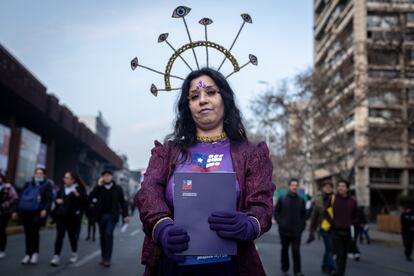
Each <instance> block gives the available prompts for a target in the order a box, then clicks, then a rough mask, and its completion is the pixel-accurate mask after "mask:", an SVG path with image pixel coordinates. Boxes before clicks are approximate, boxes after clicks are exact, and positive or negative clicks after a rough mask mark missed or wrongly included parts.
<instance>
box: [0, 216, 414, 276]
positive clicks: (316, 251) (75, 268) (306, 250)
mask: <svg viewBox="0 0 414 276" xmlns="http://www.w3.org/2000/svg"><path fill="white" fill-rule="evenodd" d="M304 236H305V237H306V236H307V233H305V234H304ZM85 237H86V225H84V226H83V229H82V234H81V239H80V243H79V252H78V253H79V261H78V263H76V264H75V265H69V263H68V260H69V257H70V249H69V243H68V241H67V239H65V244H64V249H63V252H62V256H61V265H60V266H58V267H51V266H50V265H49V261H50V259H51V257H52V255H53V244H54V238H55V231H54V230H44V231H42V232H41V247H40V261H39V264H38V265H37V266H31V265H29V266H23V265H21V264H20V260H21V258H22V257H23V253H24V252H23V250H24V236H23V235H14V236H10V237H9V240H8V246H7V254H8V255H7V258H6V259H4V260H1V261H0V269H1V272H2V273H1V274H2V275H12V276H20V275H28V274H30V275H32V276H45V275H59V276H66V275H77V276H82V275H100V276H105V275H115V274H117V275H141V274H142V272H143V270H144V267H143V266H142V265H141V264H140V263H139V258H140V251H141V243H142V240H143V237H144V235H143V233H142V230H141V226H140V223H139V221H138V217H137V216H135V217H134V218H133V220H132V221H131V223H130V225H129V227H128V228H127V230H126V231H125V232H124V233H121V232H120V228H119V227H118V229H117V230H116V232H115V242H114V252H113V258H112V266H111V267H110V268H103V267H101V266H100V265H99V264H98V263H99V261H100V251H99V242H98V239H99V234H98V233H97V238H98V239H97V241H96V242H92V241H85ZM303 240H305V238H303ZM257 246H258V248H259V253H260V256H261V258H262V261H263V264H264V266H265V270H266V273H267V275H280V264H279V263H280V258H279V256H280V253H279V252H280V245H279V237H278V235H277V226H276V225H273V227H272V229H271V231H270V232H269V233H267V234H266V235H264V236H263V237H262V238H261V239H260V240H259V241H258V242H257ZM322 247H323V246H322V243H321V242H319V241H315V242H313V243H312V244H311V245H306V244H304V245H302V262H303V265H302V267H303V273H304V274H305V275H322V273H321V271H320V263H321V258H322V254H323V248H322ZM360 250H361V253H362V255H361V260H360V261H359V262H356V261H354V260H348V275H368V274H370V275H376V276H387V275H389V276H398V275H414V263H408V262H406V261H405V259H404V257H403V252H402V249H401V248H400V247H398V246H387V245H385V244H380V243H374V244H371V245H365V244H364V245H361V246H360Z"/></svg>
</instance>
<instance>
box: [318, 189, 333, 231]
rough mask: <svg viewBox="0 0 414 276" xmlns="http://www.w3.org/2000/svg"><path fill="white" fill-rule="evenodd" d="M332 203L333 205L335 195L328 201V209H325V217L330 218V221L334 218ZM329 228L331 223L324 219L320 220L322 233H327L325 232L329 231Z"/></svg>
mask: <svg viewBox="0 0 414 276" xmlns="http://www.w3.org/2000/svg"><path fill="white" fill-rule="evenodd" d="M334 203H335V195H332V197H331V200H330V204H329V206H328V208H326V212H327V215H328V216H330V217H331V218H332V219H333V217H334V213H333V205H334ZM331 228H332V225H331V223H330V222H329V221H328V220H327V219H326V218H324V219H323V220H322V223H321V229H322V230H323V231H325V232H327V231H329V230H331Z"/></svg>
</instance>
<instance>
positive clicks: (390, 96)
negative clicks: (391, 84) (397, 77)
mask: <svg viewBox="0 0 414 276" xmlns="http://www.w3.org/2000/svg"><path fill="white" fill-rule="evenodd" d="M373 89H378V90H379V91H370V95H369V97H368V103H369V104H370V105H397V104H400V102H401V100H400V97H399V91H381V90H380V88H373ZM373 89H371V90H373Z"/></svg>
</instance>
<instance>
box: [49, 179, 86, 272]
mask: <svg viewBox="0 0 414 276" xmlns="http://www.w3.org/2000/svg"><path fill="white" fill-rule="evenodd" d="M63 181H64V183H65V184H64V185H63V187H62V188H61V189H60V190H59V192H58V193H57V196H56V200H55V203H56V207H55V209H54V210H53V217H54V219H55V221H56V241H55V254H54V256H53V258H52V260H51V261H50V265H52V266H57V265H59V262H60V253H61V251H62V245H63V239H64V237H65V232H66V231H67V232H68V236H69V241H70V246H71V248H72V256H71V258H70V260H69V262H70V263H72V264H73V263H75V262H76V261H77V259H78V255H77V249H78V232H79V231H78V229H79V228H80V227H81V219H82V212H83V210H84V209H85V206H86V205H87V200H88V198H87V195H86V189H85V184H84V182H83V181H82V179H81V178H80V177H79V175H78V174H76V173H75V172H66V173H65V175H64V177H63Z"/></svg>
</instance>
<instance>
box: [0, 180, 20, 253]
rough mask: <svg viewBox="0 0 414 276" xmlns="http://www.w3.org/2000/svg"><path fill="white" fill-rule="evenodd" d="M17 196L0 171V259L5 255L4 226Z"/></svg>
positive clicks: (5, 226)
mask: <svg viewBox="0 0 414 276" xmlns="http://www.w3.org/2000/svg"><path fill="white" fill-rule="evenodd" d="M17 198H18V197H17V193H16V190H15V189H14V187H13V185H11V184H10V183H8V181H7V178H6V176H5V175H4V174H3V173H1V172H0V259H4V258H5V257H6V253H5V250H6V244H7V233H6V228H7V224H8V223H9V220H10V217H11V214H12V213H13V212H14V211H15V209H16V203H17Z"/></svg>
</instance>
